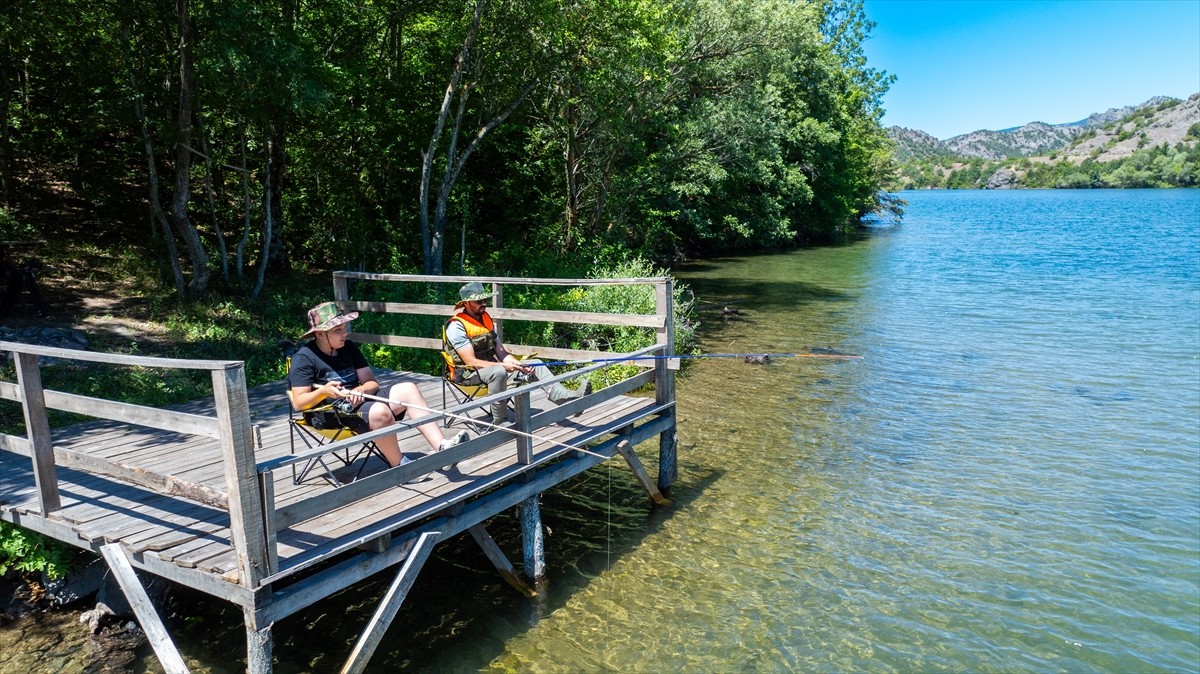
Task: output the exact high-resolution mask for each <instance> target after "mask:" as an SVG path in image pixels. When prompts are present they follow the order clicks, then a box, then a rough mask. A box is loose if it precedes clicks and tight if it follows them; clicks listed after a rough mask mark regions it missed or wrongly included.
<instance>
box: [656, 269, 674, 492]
mask: <svg viewBox="0 0 1200 674" xmlns="http://www.w3.org/2000/svg"><path fill="white" fill-rule="evenodd" d="M674 288H675V286H674V281H672V279H671V277H670V276H667V277H665V278H663V280H662V283H660V284H658V286H657V287H656V288H655V298H654V300H655V302H654V304H655V312H656V313H657V315H658V316H659V317H660V318H662V319H663V326H662V327H661V328H659V329H658V334H657V335H655V341H656V342H657V343H658V344H662V345H665V346H666V349H665V350H664V352H663V353H662V354H661V355H664V356H673V355H675V307H674V306H673V305H672V303H673V301H674V297H675V292H674ZM677 369H679V361H678V360H675V359H670V358H662V359H659V360H656V361H655V365H654V398H655V402H657V403H658V404H659V405H667V404H670V403H674V402H675V370H677ZM662 415H663V416H669V417H670V418H671V420H672V424H671V427H670V429H669V430H666V431H663V432H662V433H659V435H658V489H659V491H662V492H666V491H667V490H668V489H670V488H671V485H672V484H674V483H675V478H676V477H677V476H678V468H677V465H676V457H675V423H674V420H675V419H676V418H677V417H676V414H675V407H674V406H673V405H672V406H671V407H668V408H667V409H665V410H663V412H662Z"/></svg>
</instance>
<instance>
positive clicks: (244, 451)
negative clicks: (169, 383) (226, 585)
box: [212, 366, 271, 588]
mask: <svg viewBox="0 0 1200 674" xmlns="http://www.w3.org/2000/svg"><path fill="white" fill-rule="evenodd" d="M212 382H213V399H214V400H215V402H216V404H217V418H218V419H220V420H221V453H222V459H223V466H224V469H225V488H226V490H227V493H228V494H229V533H230V537H231V538H232V539H233V547H234V550H236V551H237V557H238V569H239V574H238V582H239V583H241V584H242V585H243V586H245V587H248V588H256V587H258V585H259V581H260V580H261V579H262V578H263V577H264V576H266V575H268V574H269V569H270V566H271V564H270V562H269V561H268V560H269V559H270V558H271V551H269V550H268V549H267V533H266V518H265V517H264V515H263V501H262V494H261V492H260V491H259V484H258V470H257V467H256V465H255V459H254V431H253V428H252V426H251V423H250V412H249V403H248V402H247V400H246V372H245V370H244V369H243V368H242V367H240V366H239V367H236V368H233V369H229V370H223V371H214V372H213V373H212Z"/></svg>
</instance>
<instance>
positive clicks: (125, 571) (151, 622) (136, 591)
mask: <svg viewBox="0 0 1200 674" xmlns="http://www.w3.org/2000/svg"><path fill="white" fill-rule="evenodd" d="M100 554H101V555H104V561H106V562H108V568H110V569H112V572H113V577H114V578H116V579H117V584H118V585H120V586H121V591H122V592H124V593H125V598H126V599H128V600H129V605H130V606H132V607H133V613H134V615H136V616H137V619H138V623H140V624H141V626H142V630H144V631H145V632H146V638H147V639H149V640H150V645H151V646H153V647H154V654H155V655H157V656H158V661H159V662H160V663H162V666H163V669H164V670H165V671H166V672H167V674H188V668H187V665H186V664H184V662H183V657H182V656H180V655H179V651H178V650H177V649H176V648H175V644H174V643H173V642H172V641H171V637H170V635H168V634H167V628H166V627H164V626H163V624H162V621H161V620H159V618H158V611H155V610H154V605H153V604H151V603H150V597H149V596H147V594H146V589H145V588H143V587H142V582H141V581H140V580H138V577H137V574H136V573H134V570H133V564H131V563H130V562H129V554H128V553H126V552H125V548H123V547H121V545H120V544H119V543H109V544H108V545H102V546H100Z"/></svg>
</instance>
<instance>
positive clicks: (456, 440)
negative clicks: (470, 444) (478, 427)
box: [438, 431, 471, 452]
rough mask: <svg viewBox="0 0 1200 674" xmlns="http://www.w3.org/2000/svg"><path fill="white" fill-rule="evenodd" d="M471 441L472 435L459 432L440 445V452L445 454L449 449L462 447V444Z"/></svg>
mask: <svg viewBox="0 0 1200 674" xmlns="http://www.w3.org/2000/svg"><path fill="white" fill-rule="evenodd" d="M470 439H471V434H470V433H468V432H466V431H459V432H457V433H455V434H454V436H453V437H450V438H446V439H444V440H442V443H441V444H440V445H438V451H439V452H444V451H446V450H447V449H450V448H451V447H453V446H455V445H461V444H462V443H464V442H466V441H467V440H470Z"/></svg>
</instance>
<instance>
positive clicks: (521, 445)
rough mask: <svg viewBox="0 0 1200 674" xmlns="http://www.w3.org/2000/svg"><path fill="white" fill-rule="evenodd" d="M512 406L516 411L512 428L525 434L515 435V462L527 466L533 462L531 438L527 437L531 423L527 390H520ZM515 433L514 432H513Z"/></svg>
mask: <svg viewBox="0 0 1200 674" xmlns="http://www.w3.org/2000/svg"><path fill="white" fill-rule="evenodd" d="M512 401H513V408H514V411H515V412H516V419H514V423H515V426H514V428H515V429H516V430H518V431H520V432H521V433H524V434H525V435H517V463H519V464H521V465H525V466H528V465H529V464H531V463H533V438H530V437H529V435H528V434H529V433H530V430H531V429H530V426H531V425H532V420H531V419H530V417H531V415H530V412H529V392H528V391H525V392H522V393H521V394H520V395H517V396H515V397H514V398H513V399H512ZM514 435H515V434H514Z"/></svg>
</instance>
